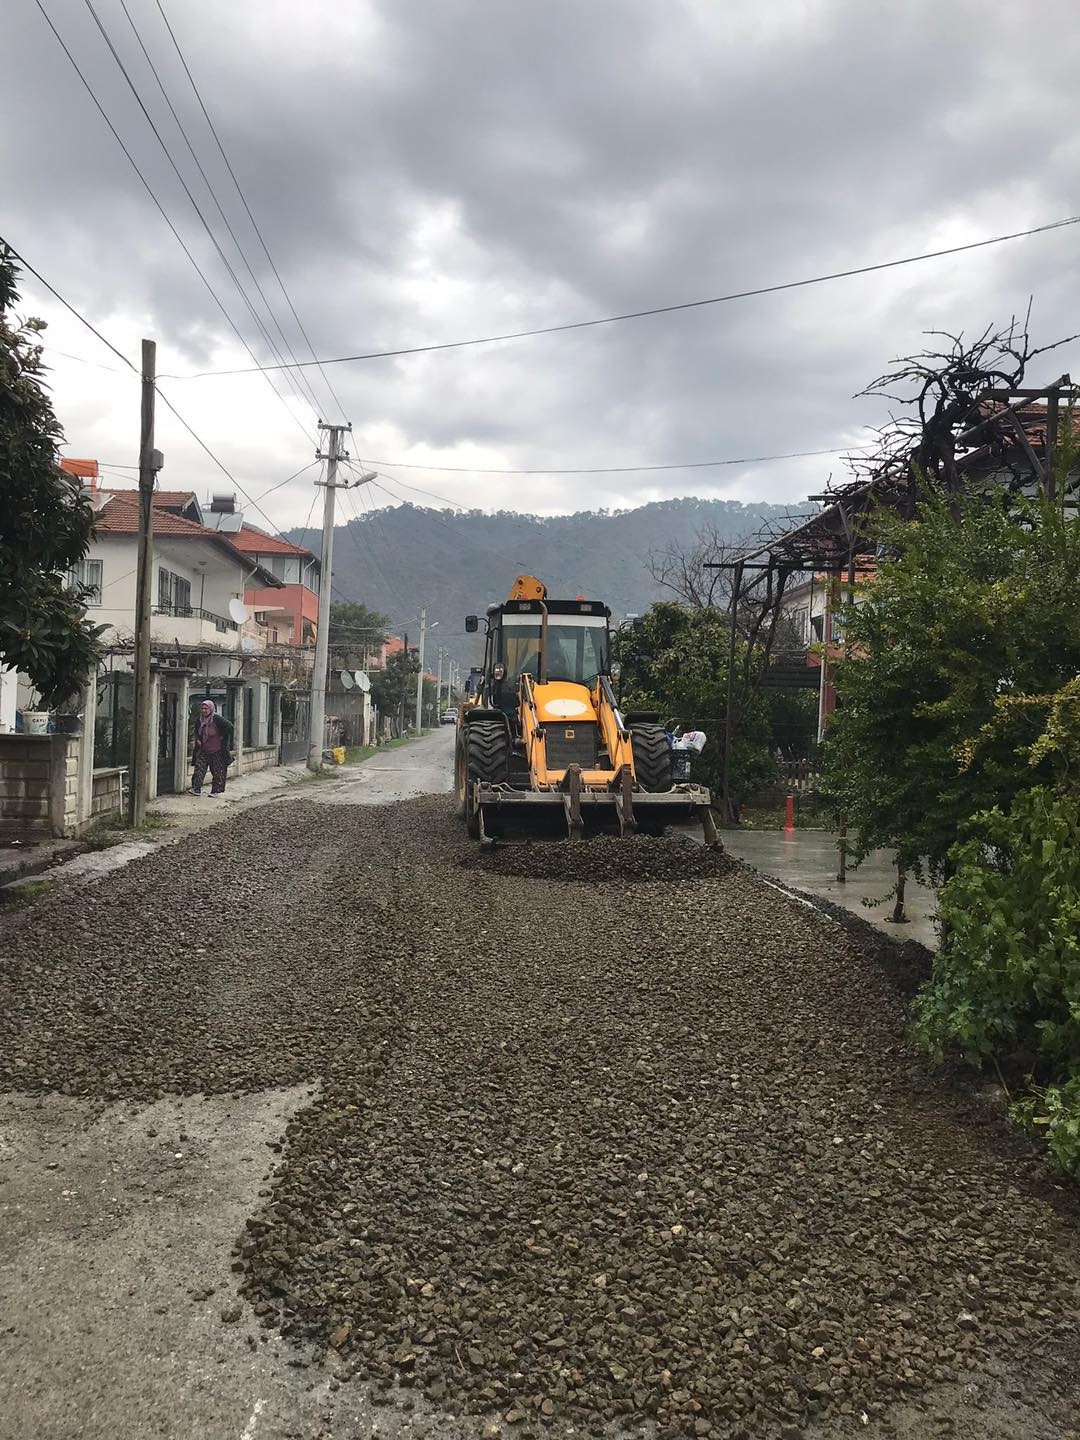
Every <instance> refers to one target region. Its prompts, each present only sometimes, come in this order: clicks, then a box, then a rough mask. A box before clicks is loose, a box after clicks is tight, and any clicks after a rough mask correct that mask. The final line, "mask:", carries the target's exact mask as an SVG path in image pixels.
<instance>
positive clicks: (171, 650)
mask: <svg viewBox="0 0 1080 1440" xmlns="http://www.w3.org/2000/svg"><path fill="white" fill-rule="evenodd" d="M91 498H92V500H93V503H94V506H95V509H96V511H97V518H96V533H95V537H94V539H93V541H92V542H91V545H90V548H89V551H88V552H87V555H86V558H85V559H84V560H83V561H82V562H81V564H80V566H79V567H78V571H77V573H76V575H75V577H74V578H75V579H76V580H78V581H79V583H81V584H82V585H83V586H84V587H85V602H86V607H87V618H88V619H90V620H91V621H93V622H94V623H96V624H98V625H103V626H105V627H106V628H105V631H104V633H103V635H102V640H103V642H104V644H105V646H106V649H107V651H108V661H107V668H106V670H105V673H103V674H102V675H100V676H99V680H98V686H97V695H96V701H97V703H96V707H95V746H94V763H95V765H96V766H97V767H98V768H110V767H119V766H122V765H125V764H126V763H127V762H128V758H129V754H130V743H131V738H130V737H131V711H132V702H133V684H132V682H133V676H132V661H133V658H134V624H135V599H136V588H137V571H138V535H139V501H138V493H137V492H136V491H134V490H104V489H95V490H93V491H92V493H91ZM188 517H191V518H188ZM201 519H202V511H201V509H200V507H199V504H198V501H197V500H196V498H195V496H194V495H192V494H190V493H188V492H183V491H181V492H175V491H157V492H155V495H154V535H153V578H152V591H151V619H150V640H151V654H152V675H153V689H154V697H153V702H152V703H153V706H154V708H155V712H156V715H157V725H156V726H155V727H154V733H153V735H152V742H151V751H152V756H151V786H150V791H151V794H154V793H160V792H162V791H169V790H179V789H182V788H184V786H185V784H186V783H187V770H188V752H189V742H190V734H191V725H192V723H193V717H194V714H195V712H196V711H197V708H198V704H199V702H200V701H201V700H203V699H212V700H214V702H215V703H216V704H217V706H218V708H219V710H220V711H221V712H222V713H223V714H225V715H226V716H227V717H228V719H229V720H230V721H231V722H232V724H233V727H234V731H235V749H236V753H237V757H238V769H240V770H248V769H252V768H257V766H258V765H261V764H271V763H276V762H277V758H278V753H279V738H280V720H279V712H280V696H279V694H277V693H276V692H275V690H274V687H273V685H272V683H271V680H270V679H269V678H267V676H265V675H262V674H260V673H259V668H258V656H259V655H260V654H261V653H262V652H264V651H265V650H266V646H267V633H266V630H265V627H262V626H260V625H257V624H254V623H252V621H251V619H250V617H248V618H245V616H244V612H243V611H242V610H241V609H240V608H239V607H240V605H241V604H242V603H243V600H244V594H245V591H247V590H248V589H249V587H251V586H253V585H255V586H258V587H260V588H261V589H262V588H269V589H273V588H275V587H277V586H279V585H280V582H279V581H277V580H275V577H274V576H272V575H270V574H269V573H268V572H267V571H266V570H264V569H263V567H262V566H261V565H259V564H258V563H257V562H256V561H254V560H253V559H252V558H251V557H250V556H248V555H246V554H244V553H243V552H242V551H241V550H239V549H238V548H237V546H236V545H235V544H234V543H233V542H232V540H231V539H230V538H229V536H228V534H226V533H223V532H219V531H218V530H216V529H211V528H208V527H207V526H205V525H203V524H202V523H201Z"/></svg>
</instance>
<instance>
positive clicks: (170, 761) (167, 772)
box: [157, 687, 177, 795]
mask: <svg viewBox="0 0 1080 1440" xmlns="http://www.w3.org/2000/svg"><path fill="white" fill-rule="evenodd" d="M176 711H177V695H176V692H175V691H174V690H166V689H165V688H164V687H162V691H161V700H160V703H159V704H158V751H157V793H158V794H159V795H167V794H169V793H170V792H171V791H173V790H175V789H176Z"/></svg>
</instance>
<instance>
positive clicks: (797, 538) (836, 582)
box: [707, 375, 1080, 811]
mask: <svg viewBox="0 0 1080 1440" xmlns="http://www.w3.org/2000/svg"><path fill="white" fill-rule="evenodd" d="M1078 400H1080V386H1077V385H1073V383H1072V381H1071V378H1070V376H1068V375H1062V376H1060V377H1059V378H1058V379H1057V380H1054V381H1052V382H1050V383H1049V384H1048V385H1044V386H1042V387H1025V388H1011V389H995V388H987V389H984V390H982V391H981V393H980V394H979V396H978V397H977V399H975V400H974V402H973V404H972V407H971V410H970V412H969V414H968V415H967V417H966V421H969V422H970V423H966V422H965V428H964V429H963V430H962V431H961V433H959V434H957V435H953V434H951V433H949V434H947V435H937V436H934V437H929V436H928V435H927V434H926V433H924V435H923V437H922V441H921V443H919V444H916V445H913V446H911V447H910V448H909V449H907V450H906V451H904V452H902V453H900V454H895V455H892V456H890V457H889V458H888V459H887V460H885V461H884V462H881V463H880V464H879V465H878V466H877V467H876V468H875V469H874V470H873V471H872V472H871V473H870V474H868V475H867V476H865V477H864V478H857V479H853V480H851V481H848V482H847V483H846V484H843V485H839V486H836V487H835V488H833V489H830V490H829V491H827V492H826V493H824V494H821V495H811V496H810V497H809V499H810V500H811V501H812V502H814V503H816V504H819V505H820V506H821V509H819V510H818V511H817V512H816V513H815V514H813V515H810V516H809V517H808V518H807V519H805V520H804V521H802V523H801V524H799V525H796V526H794V527H793V528H792V529H790V530H786V531H784V532H783V533H781V534H779V535H775V536H772V537H770V538H769V539H767V540H763V541H762V542H761V543H760V544H758V545H756V546H753V547H751V548H748V549H746V550H745V551H743V552H742V553H741V554H739V555H737V556H735V557H734V558H732V559H730V560H723V561H713V562H709V563H708V565H707V568H709V569H720V570H731V571H732V575H733V579H732V586H731V598H730V607H731V625H730V641H729V650H728V676H727V703H726V710H725V716H724V759H723V782H722V783H723V801H724V807H725V810H726V811H729V810H730V804H731V794H730V773H729V757H730V753H731V742H732V731H733V700H734V683H735V651H736V640H737V626H736V617H737V615H738V613H739V611H740V609H741V608H744V607H746V606H747V605H748V604H749V605H752V606H753V607H754V614H753V617H752V619H751V622H750V627H749V634H748V646H747V656H746V663H745V666H744V669H745V676H744V681H745V683H746V684H747V685H749V684H750V683H751V680H752V679H753V678H754V670H753V655H754V653H755V650H757V653H758V655H759V658H760V663H759V665H758V667H757V671H756V679H757V683H758V684H760V683H762V680H763V678H764V676H765V674H766V672H767V670H768V666H769V661H770V657H771V655H772V648H773V641H774V639H775V636H776V625H777V620H778V619H779V616H780V614H781V609H782V601H783V597H784V591H785V588H786V586H787V583H788V581H789V579H790V578H791V576H792V575H801V574H806V573H809V574H811V575H814V574H816V573H817V572H824V573H825V574H826V575H827V576H828V577H829V582H828V583H829V584H830V587H831V589H832V594H833V601H832V605H831V608H833V609H835V608H836V606H837V604H838V603H839V598H840V587H841V585H842V584H845V583H846V584H847V586H848V587H849V590H850V589H853V588H854V585H855V577H856V571H857V569H858V568H859V561H860V560H863V561H865V560H867V559H871V558H876V541H875V539H874V537H873V534H872V530H871V527H870V525H869V523H868V521H869V519H870V517H871V516H872V515H873V514H874V513H875V512H878V511H880V510H881V509H883V508H884V509H887V510H892V511H895V512H897V513H899V514H902V515H907V514H911V513H912V511H913V509H914V506H915V502H916V500H917V497H918V492H919V486H920V480H921V470H922V466H923V461H924V454H925V448H926V446H927V445H928V444H933V445H935V446H937V447H939V453H940V447H942V446H943V445H946V446H948V447H949V450H948V458H949V462H950V467H951V468H954V469H955V471H956V472H957V473H958V474H960V475H962V476H963V477H965V479H966V480H968V481H975V482H982V483H985V485H986V486H987V488H990V487H993V486H997V487H999V488H1004V489H1006V490H1008V491H1010V492H1012V493H1026V494H1040V495H1043V496H1045V497H1046V498H1047V499H1058V500H1060V502H1061V503H1062V504H1063V505H1065V506H1069V507H1072V508H1076V507H1077V504H1078V496H1080V470H1075V469H1072V470H1070V472H1069V474H1068V475H1067V476H1066V477H1065V479H1064V481H1063V493H1061V494H1060V495H1059V494H1058V481H1059V477H1058V468H1059V467H1058V465H1057V463H1056V462H1057V459H1058V456H1059V450H1060V447H1061V445H1062V444H1063V443H1064V441H1065V437H1063V435H1062V433H1061V422H1062V417H1063V412H1062V406H1063V405H1064V406H1065V407H1066V408H1065V410H1064V416H1065V417H1066V418H1067V423H1068V425H1069V426H1071V427H1072V431H1073V435H1072V436H1070V437H1068V439H1069V443H1070V444H1071V443H1072V440H1073V438H1074V437H1075V435H1076V434H1077V432H1078V431H1080V423H1078V422H1080V416H1077V415H1074V412H1073V409H1072V407H1073V406H1074V405H1075V404H1076V402H1077V401H1078ZM822 664H823V665H827V664H828V659H827V656H826V657H823V659H822Z"/></svg>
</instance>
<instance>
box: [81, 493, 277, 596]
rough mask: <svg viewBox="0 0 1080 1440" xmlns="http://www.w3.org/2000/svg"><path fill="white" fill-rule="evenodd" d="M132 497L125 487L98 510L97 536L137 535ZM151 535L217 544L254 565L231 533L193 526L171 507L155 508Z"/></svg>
mask: <svg viewBox="0 0 1080 1440" xmlns="http://www.w3.org/2000/svg"><path fill="white" fill-rule="evenodd" d="M129 495H130V496H131V497H132V498H131V499H130V500H129V499H128V498H127V497H128V496H129ZM135 496H136V492H135V491H133V490H125V491H122V492H118V493H114V494H113V495H112V496H111V498H110V499H109V500H108V501H107V502H106V503H105V506H104V508H103V509H101V510H99V511H98V512H97V517H96V528H97V533H98V535H138V533H139V506H138V503H137V500H136V498H135ZM154 534H155V535H160V536H168V538H169V539H170V540H174V539H175V540H205V541H207V542H208V543H209V544H211V545H216V546H217V547H218V548H219V549H220V550H224V551H225V552H226V553H227V554H228V555H230V556H231V557H232V559H234V560H239V561H240V563H241V564H242V565H244V566H245V567H250V566H252V565H253V564H257V562H254V561H252V559H251V556H250V555H246V554H245V553H244V552H243V551H242V550H238V549H237V547H236V546H235V545H234V544H233V543H232V538H231V537H230V536H228V535H221V534H219V533H218V531H216V530H208V529H207V527H206V526H205V525H196V523H195V521H194V520H185V519H184V517H183V516H182V515H174V514H173V513H172V511H171V510H161V509H158V508H156V507H155V510H154ZM257 573H258V574H259V575H260V576H261V577H262V578H263V579H264V581H266V582H268V583H269V584H270V585H271V586H273V587H274V588H278V587H280V585H281V581H280V580H278V579H276V578H275V577H274V576H273V575H270V574H268V573H267V571H266V570H264V569H263V567H262V566H261V565H259V566H257Z"/></svg>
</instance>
